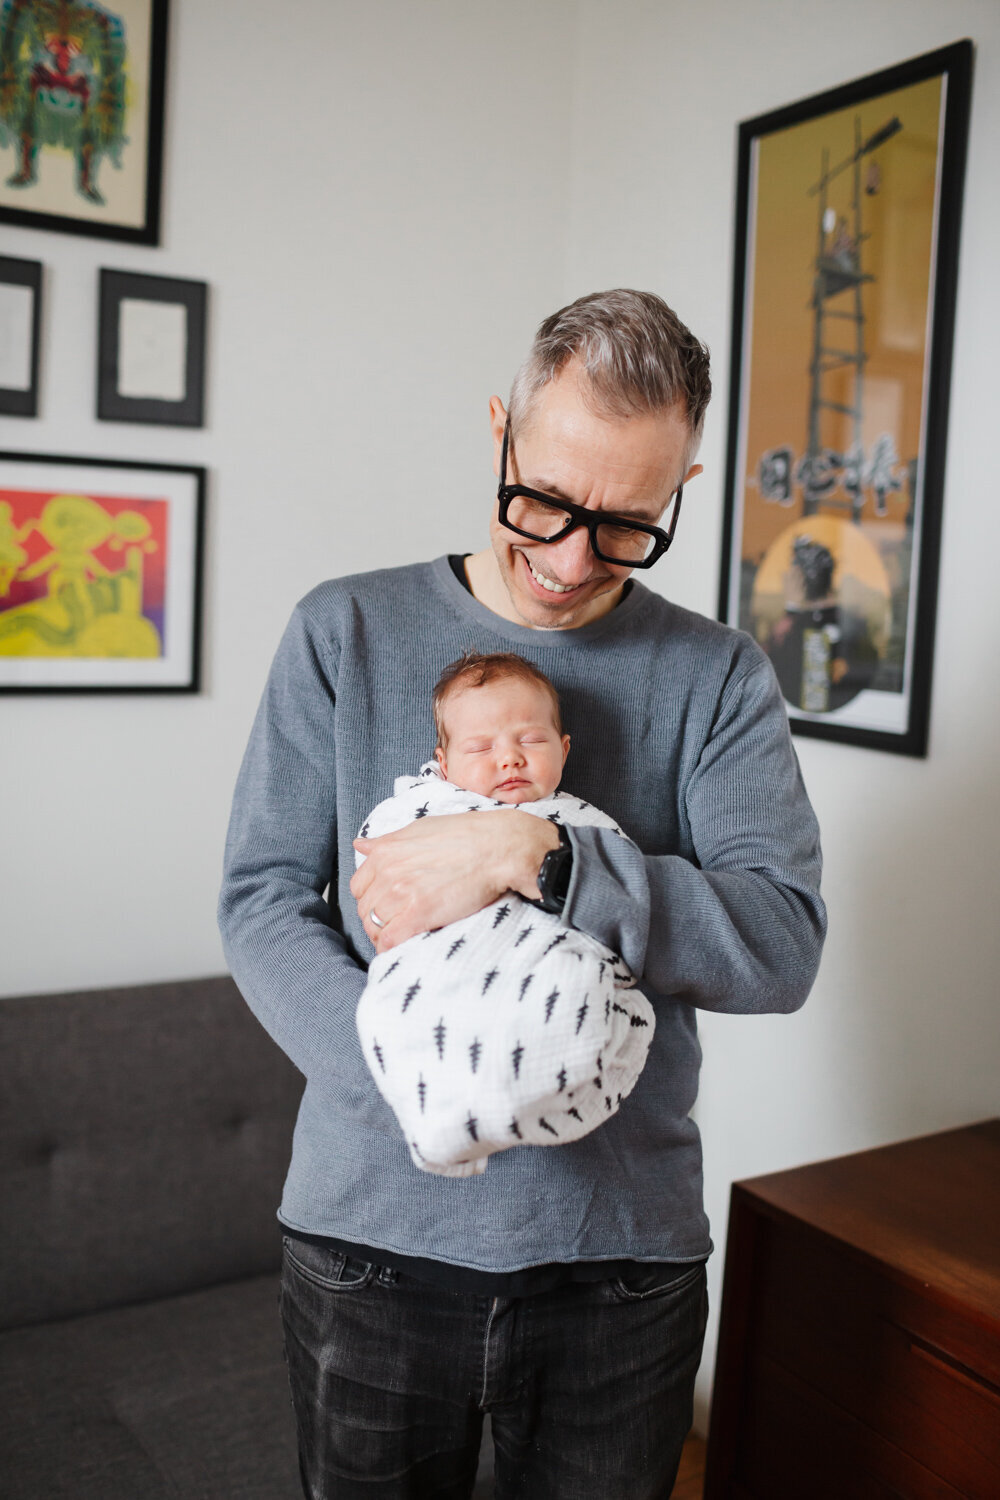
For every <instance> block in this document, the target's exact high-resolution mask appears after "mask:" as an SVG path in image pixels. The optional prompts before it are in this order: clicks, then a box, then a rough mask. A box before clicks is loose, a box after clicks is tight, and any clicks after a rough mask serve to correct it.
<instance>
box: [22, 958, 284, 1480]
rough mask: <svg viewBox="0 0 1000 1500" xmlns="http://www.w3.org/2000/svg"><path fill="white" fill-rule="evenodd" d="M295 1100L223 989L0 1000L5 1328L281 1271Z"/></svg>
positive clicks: (279, 1056)
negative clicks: (280, 1226)
mask: <svg viewBox="0 0 1000 1500" xmlns="http://www.w3.org/2000/svg"><path fill="white" fill-rule="evenodd" d="M301 1091H302V1079H301V1077H300V1075H299V1074H298V1073H297V1072H296V1070H295V1069H294V1068H293V1067H292V1064H291V1063H290V1062H289V1061H288V1059H287V1058H286V1057H285V1056H284V1054H283V1053H282V1052H281V1051H279V1049H278V1048H277V1047H276V1046H275V1044H274V1042H273V1041H272V1040H271V1039H270V1037H269V1036H268V1035H267V1033H266V1032H265V1031H264V1030H263V1028H262V1027H261V1026H260V1024H259V1023H258V1022H257V1020H256V1019H255V1018H254V1017H253V1015H252V1014H251V1013H250V1011H249V1010H248V1009H247V1007H246V1005H245V1003H244V1001H243V999H242V997H241V996H240V994H239V991H238V990H237V988H236V986H235V984H234V983H233V981H232V980H231V979H229V978H228V977H224V978H213V979H200V980H187V981H183V982H178V983H174V984H155V985H142V986H135V987H132V988H128V989H117V990H94V991H86V992H83V993H80V994H66V995H35V996H27V997H18V998H14V999H11V998H8V999H0V1202H2V1203H3V1214H2V1216H0V1217H2V1223H0V1327H5V1328H11V1327H18V1326H23V1325H26V1324H29V1323H34V1322H40V1321H43V1320H45V1319H48V1318H62V1317H68V1316H70V1315H72V1314H79V1313H86V1312H92V1311H95V1310H97V1309H99V1308H102V1307H111V1306H118V1305H121V1304H124V1303H129V1302H138V1301H143V1300H149V1299H153V1298H156V1297H163V1296H170V1295H174V1294H177V1293H179V1292H185V1291H191V1290H194V1289H195V1288H198V1287H204V1286H209V1285H212V1284H213V1283H218V1282H225V1281H234V1280H238V1279H239V1278H241V1277H244V1276H253V1275H258V1274H260V1273H262V1272H265V1271H269V1270H274V1269H276V1268H277V1265H278V1261H279V1258H280V1237H279V1236H278V1234H277V1226H276V1220H275V1211H276V1208H277V1205H278V1202H279V1201H280V1197H281V1186H282V1181H283V1178H284V1175H285V1171H286V1168H287V1164H288V1159H289V1155H290V1150H291V1137H292V1129H293V1125H294V1120H295V1114H296V1111H297V1107H298V1100H299V1096H300V1094H301ZM136 1493H138V1491H137V1492H136Z"/></svg>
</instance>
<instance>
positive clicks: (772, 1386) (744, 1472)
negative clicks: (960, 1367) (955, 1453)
mask: <svg viewBox="0 0 1000 1500" xmlns="http://www.w3.org/2000/svg"><path fill="white" fill-rule="evenodd" d="M742 1433H743V1439H742V1441H741V1443H740V1451H739V1456H738V1459H737V1462H736V1465H735V1468H734V1471H733V1473H732V1480H731V1486H730V1487H729V1488H727V1490H726V1495H727V1500H729V1497H730V1496H735V1495H737V1494H740V1495H747V1496H751V1497H753V1500H779V1497H780V1500H902V1497H905V1500H967V1492H966V1491H963V1490H962V1489H960V1488H958V1487H956V1486H954V1485H952V1484H949V1483H948V1481H947V1480H946V1479H943V1478H942V1477H941V1476H940V1475H938V1474H935V1473H933V1472H932V1471H931V1470H929V1469H928V1468H926V1467H925V1466H924V1465H923V1464H921V1463H920V1462H918V1460H917V1459H915V1458H913V1457H912V1456H911V1455H909V1454H907V1453H904V1452H901V1451H900V1450H899V1449H898V1448H897V1447H896V1446H895V1445H894V1444H893V1443H891V1442H890V1441H889V1440H888V1439H887V1438H886V1437H885V1436H884V1435H883V1434H881V1433H879V1432H876V1431H874V1430H873V1429H872V1428H871V1427H869V1426H868V1425H867V1424H866V1423H865V1422H863V1421H859V1420H858V1418H856V1417H854V1416H852V1415H851V1414H850V1412H847V1411H845V1410H843V1408H842V1407H839V1406H837V1405H836V1404H835V1403H834V1402H832V1401H828V1400H827V1399H826V1398H825V1397H824V1396H823V1395H821V1394H820V1393H819V1392H818V1391H817V1390H815V1389H814V1388H813V1387H811V1386H810V1385H808V1384H806V1383H805V1382H804V1381H801V1380H799V1379H797V1378H796V1377H795V1376H793V1375H791V1374H790V1373H789V1372H788V1371H787V1370H784V1369H783V1368H782V1367H781V1366H780V1365H777V1364H774V1363H772V1362H770V1361H766V1360H765V1361H762V1362H761V1363H760V1365H759V1366H758V1368H757V1369H755V1371H754V1373H753V1377H752V1378H751V1381H750V1383H749V1385H748V1387H747V1408H746V1412H745V1420H744V1423H743V1424H742Z"/></svg>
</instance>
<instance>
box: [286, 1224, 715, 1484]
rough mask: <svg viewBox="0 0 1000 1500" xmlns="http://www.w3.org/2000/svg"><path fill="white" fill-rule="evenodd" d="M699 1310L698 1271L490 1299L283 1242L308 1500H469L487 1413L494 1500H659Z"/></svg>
mask: <svg viewBox="0 0 1000 1500" xmlns="http://www.w3.org/2000/svg"><path fill="white" fill-rule="evenodd" d="M707 1311H708V1297H707V1292H706V1275H705V1267H704V1265H703V1264H701V1263H698V1264H696V1265H693V1266H691V1267H688V1268H685V1269H684V1270H682V1271H681V1272H680V1274H678V1270H677V1267H676V1266H674V1267H651V1268H650V1269H649V1270H648V1271H642V1272H637V1273H636V1275H635V1276H634V1277H630V1278H629V1279H628V1280H627V1282H626V1281H622V1280H613V1281H596V1282H582V1283H574V1284H571V1285H568V1286H564V1287H560V1288H559V1289H558V1290H556V1291H552V1292H543V1293H540V1294H539V1295H537V1296H533V1297H525V1298H517V1299H515V1298H504V1297H496V1298H493V1297H482V1296H475V1295H469V1294H468V1293H463V1292H451V1291H445V1290H443V1289H441V1288H438V1287H433V1286H429V1285H428V1284H427V1283H425V1282H422V1281H417V1280H416V1279H415V1278H413V1277H411V1276H407V1275H405V1274H404V1273H402V1272H399V1271H395V1270H390V1269H388V1268H386V1267H379V1266H376V1265H368V1264H367V1263H365V1262H362V1261H357V1260H351V1259H349V1258H348V1257H347V1256H345V1255H343V1254H340V1253H338V1252H336V1251H332V1250H327V1249H323V1248H322V1247H320V1246H316V1245H311V1244H303V1243H302V1242H301V1241H298V1240H292V1239H286V1240H285V1252H284V1267H283V1272H282V1287H281V1314H282V1320H283V1323H284V1329H285V1355H286V1359H287V1361H288V1372H289V1379H290V1382H291V1388H292V1402H293V1405H294V1408H295V1416H296V1421H297V1424H298V1434H299V1462H300V1468H301V1472H302V1484H303V1490H304V1493H305V1494H306V1496H307V1497H308V1500H334V1497H336V1500H355V1497H360V1496H364V1497H366V1500H468V1497H469V1496H470V1495H471V1493H472V1487H473V1484H474V1481H475V1474H476V1464H477V1459H478V1453H479V1444H480V1438H481V1435H482V1425H483V1414H484V1412H487V1411H488V1412H489V1413H490V1415H491V1421H492V1425H493V1442H494V1447H495V1451H496V1494H497V1497H498V1500H618V1497H621V1500H668V1496H669V1495H670V1491H671V1489H672V1487H673V1483H674V1478H675V1476H676V1473H677V1465H678V1463H679V1461H680V1453H681V1447H682V1445H683V1442H684V1439H685V1437H686V1436H687V1433H688V1431H689V1429H690V1426H691V1415H692V1394H693V1390H694V1378H695V1374H696V1373H697V1369H698V1363H699V1360H700V1358H701V1346H702V1340H703V1338H704V1334H705V1321H706V1317H707Z"/></svg>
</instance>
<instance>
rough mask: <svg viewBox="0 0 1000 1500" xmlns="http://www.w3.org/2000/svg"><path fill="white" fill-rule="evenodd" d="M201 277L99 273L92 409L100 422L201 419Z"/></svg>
mask: <svg viewBox="0 0 1000 1500" xmlns="http://www.w3.org/2000/svg"><path fill="white" fill-rule="evenodd" d="M207 303H208V287H207V286H206V284H205V283H204V282H203V281H182V280H179V279H178V278H177V277H173V276H143V275H140V274H139V273H138V272H135V271H106V270H102V272H101V283H100V311H99V314H98V336H97V415H98V417H99V418H100V420H101V421H104V422H164V423H167V424H168V425H170V426H173V427H202V426H204V421H205V318H206V310H207Z"/></svg>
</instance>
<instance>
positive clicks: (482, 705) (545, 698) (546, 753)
mask: <svg viewBox="0 0 1000 1500" xmlns="http://www.w3.org/2000/svg"><path fill="white" fill-rule="evenodd" d="M443 720H444V729H445V738H446V740H447V745H446V748H444V749H442V748H441V747H440V746H439V747H438V748H437V750H435V752H434V754H435V755H436V756H437V759H438V764H439V765H440V767H441V771H442V773H443V775H444V776H445V777H446V778H447V780H448V781H451V782H454V784H455V785H456V786H460V787H463V788H464V789H465V790H466V791H467V792H479V793H480V795H481V796H483V797H492V798H494V800H495V801H497V802H510V803H518V802H537V801H539V799H540V798H542V797H551V795H552V793H553V792H554V791H555V790H556V788H557V786H558V785H559V781H560V778H561V777H562V772H563V766H564V765H565V764H566V756H567V755H568V754H569V735H568V734H563V735H560V733H559V731H558V730H557V729H556V726H555V722H554V720H553V717H552V703H551V700H550V698H549V695H548V693H546V692H545V690H544V688H541V687H536V686H535V685H534V684H533V683H530V682H522V681H521V680H520V679H519V678H517V677H504V678H501V679H500V680H499V681H498V682H490V683H487V684H486V685H485V686H484V687H464V688H458V689H457V690H456V691H455V692H454V693H451V694H449V696H448V698H447V699H446V700H445V703H444V711H443Z"/></svg>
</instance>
